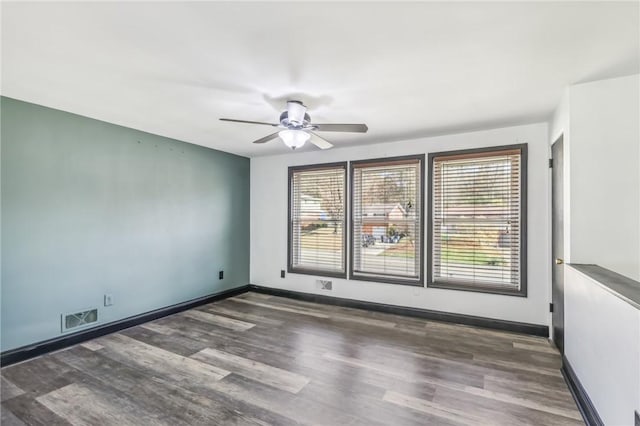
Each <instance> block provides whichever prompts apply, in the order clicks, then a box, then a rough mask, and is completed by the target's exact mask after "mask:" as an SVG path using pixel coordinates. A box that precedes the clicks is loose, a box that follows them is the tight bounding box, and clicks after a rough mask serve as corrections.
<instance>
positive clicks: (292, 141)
mask: <svg viewBox="0 0 640 426" xmlns="http://www.w3.org/2000/svg"><path fill="white" fill-rule="evenodd" d="M278 136H280V139H282V142H284V144H285V145H286V146H288V147H289V148H291V149H296V148H300V147H301V146H303V145H304V144H305V142H307V141H308V140H309V138H311V135H310V134H309V133H307V132H305V131H302V130H283V131H281V132H279V133H278Z"/></svg>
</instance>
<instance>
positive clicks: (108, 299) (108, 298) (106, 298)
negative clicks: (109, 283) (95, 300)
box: [104, 294, 113, 306]
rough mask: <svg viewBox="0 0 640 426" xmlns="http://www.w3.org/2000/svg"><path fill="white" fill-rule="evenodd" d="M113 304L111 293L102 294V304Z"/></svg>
mask: <svg viewBox="0 0 640 426" xmlns="http://www.w3.org/2000/svg"><path fill="white" fill-rule="evenodd" d="M111 305H113V294H105V295H104V306H111Z"/></svg>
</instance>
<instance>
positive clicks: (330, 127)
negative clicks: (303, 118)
mask: <svg viewBox="0 0 640 426" xmlns="http://www.w3.org/2000/svg"><path fill="white" fill-rule="evenodd" d="M313 127H314V129H315V130H317V131H318V132H355V133H367V130H369V128H368V127H367V125H366V124H315V123H313Z"/></svg>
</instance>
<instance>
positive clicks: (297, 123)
mask: <svg viewBox="0 0 640 426" xmlns="http://www.w3.org/2000/svg"><path fill="white" fill-rule="evenodd" d="M220 120H222V121H232V122H235V123H248V124H261V125H264V126H271V127H278V128H279V129H282V130H279V131H277V132H275V133H272V134H270V135H268V136H265V137H263V138H260V139H258V140H256V141H253V143H265V142H269V141H270V140H273V139H275V138H277V137H278V136H280V139H282V141H283V142H284V143H285V145H287V146H288V147H289V148H291V149H296V148H300V147H301V146H302V145H304V144H305V142H307V141H310V142H311V143H312V144H314V145H315V146H317V147H318V148H320V149H329V148H331V147H333V145H332V144H331V143H330V142H329V141H327V140H326V139H323V138H321V137H320V136H318V135H317V134H316V133H315V132H356V133H366V132H367V130H369V128H368V127H367V125H366V124H312V123H311V117H309V114H307V107H306V106H304V105H303V104H302V102H300V101H287V110H286V111H284V112H283V113H282V114H280V123H278V124H273V123H264V122H262V121H247V120H235V119H232V118H221V119H220Z"/></svg>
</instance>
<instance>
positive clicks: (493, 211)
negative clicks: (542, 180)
mask: <svg viewBox="0 0 640 426" xmlns="http://www.w3.org/2000/svg"><path fill="white" fill-rule="evenodd" d="M526 155H527V146H526V144H525V145H517V146H509V147H498V148H490V149H480V150H469V151H458V152H447V153H439V154H431V155H430V156H429V167H430V177H431V179H430V181H431V184H430V202H431V208H430V210H429V224H430V226H431V229H430V233H429V235H430V238H429V240H430V241H429V244H430V250H429V277H428V285H429V286H431V287H442V288H453V289H461V290H473V291H483V292H493V293H503V294H515V295H521V296H525V295H526V253H525V250H526V244H525V236H526V159H527V156H526Z"/></svg>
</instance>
